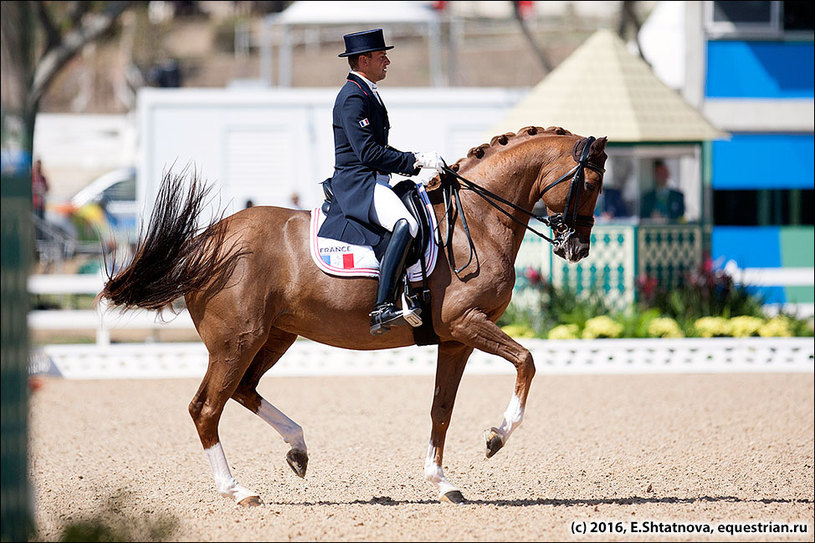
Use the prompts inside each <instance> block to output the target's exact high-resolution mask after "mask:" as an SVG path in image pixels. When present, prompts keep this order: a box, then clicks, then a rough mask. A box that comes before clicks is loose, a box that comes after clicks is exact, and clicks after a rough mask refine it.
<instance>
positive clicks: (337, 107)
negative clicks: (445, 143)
mask: <svg viewBox="0 0 815 543" xmlns="http://www.w3.org/2000/svg"><path fill="white" fill-rule="evenodd" d="M333 117H334V119H333V126H334V176H333V177H332V178H331V188H332V190H333V191H334V199H333V201H332V202H331V208H330V209H329V212H328V215H327V216H326V219H325V222H323V225H322V227H320V232H319V235H320V236H321V237H328V238H332V239H338V240H340V241H345V242H348V243H353V244H355V245H372V246H376V245H378V244H379V243H381V242H382V240H383V237H384V235H385V234H386V233H387V232H386V231H385V229H384V228H382V227H381V226H379V225H378V224H376V223H375V221H374V216H375V215H374V209H373V199H374V187H375V186H376V174H377V172H382V173H389V174H390V173H398V174H402V175H416V174H418V173H419V169H418V168H414V167H413V164H414V163H415V162H416V158H415V156H414V155H413V153H405V152H402V151H398V150H396V149H394V148H392V147H389V146H388V132H389V131H390V123H389V122H388V111H387V110H386V109H385V106H384V105H382V104H380V102H379V100H377V98H376V96H374V94H373V91H371V88H370V87H369V86H368V85H367V84H366V83H365V81H363V80H362V79H361V78H360V77H358V76H357V75H355V74H353V73H351V74H348V79H347V81H346V82H345V85H344V86H343V87H342V89H340V92H339V94H338V95H337V99H336V100H335V102H334V113H333Z"/></svg>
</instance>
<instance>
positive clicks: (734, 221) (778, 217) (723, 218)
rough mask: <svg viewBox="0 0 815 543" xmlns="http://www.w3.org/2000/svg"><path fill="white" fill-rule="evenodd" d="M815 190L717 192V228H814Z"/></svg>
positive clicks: (715, 192) (714, 194) (715, 218)
mask: <svg viewBox="0 0 815 543" xmlns="http://www.w3.org/2000/svg"><path fill="white" fill-rule="evenodd" d="M814 205H815V190H811V189H810V190H804V189H788V190H783V189H763V190H714V191H713V224H715V225H717V226H797V225H812V224H815V222H813V206H814Z"/></svg>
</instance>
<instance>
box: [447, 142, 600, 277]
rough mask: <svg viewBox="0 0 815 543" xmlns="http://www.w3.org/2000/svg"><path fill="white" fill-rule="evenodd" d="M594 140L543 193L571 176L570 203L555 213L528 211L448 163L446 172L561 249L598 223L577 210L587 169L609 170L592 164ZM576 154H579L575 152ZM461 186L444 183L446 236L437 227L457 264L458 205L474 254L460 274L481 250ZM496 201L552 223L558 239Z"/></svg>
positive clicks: (451, 259) (551, 225)
mask: <svg viewBox="0 0 815 543" xmlns="http://www.w3.org/2000/svg"><path fill="white" fill-rule="evenodd" d="M580 141H584V140H578V142H577V143H576V144H575V146H577V144H579V143H580ZM594 141H595V138H594V136H589V137H588V138H586V139H585V142H586V143H585V145H584V146H583V149H582V150H581V152H580V157H579V158H578V159H577V164H576V165H575V166H574V168H572V169H571V170H569V171H568V172H566V173H565V174H563V175H562V176H560V177H559V178H558V179H557V180H555V181H553V182H552V183H550V184H549V185H547V186H546V187H545V188H544V189H543V191H542V192H541V197H543V195H544V194H546V192H547V191H548V190H550V189H552V188H553V187H556V186H557V185H560V184H561V183H563V182H565V181H567V180H568V181H570V185H569V194H568V196H567V198H566V207H564V209H563V212H562V213H555V214H553V215H535V214H534V213H532V212H531V211H527V210H526V209H524V208H522V207H520V206H519V205H517V204H515V203H513V202H510V201H508V200H506V199H504V198H502V197H501V196H499V195H497V194H495V193H494V192H491V191H489V190H487V189H485V188H484V187H482V186H480V185H477V184H476V183H473V182H472V181H470V180H469V179H466V178H465V177H462V176H461V175H460V174H459V173H458V172H457V171H455V170H453V169H452V168H450V167H448V166H447V164H445V165H444V168H443V169H444V172H445V173H446V174H448V175H450V176H452V177H454V178H455V179H457V180H458V181H460V182H461V183H462V184H463V185H464V187H465V188H467V189H469V190H471V191H473V192H474V193H476V194H477V195H478V196H480V197H481V198H483V199H484V200H485V201H486V202H487V203H488V204H490V205H491V206H492V207H494V208H495V209H497V210H498V211H500V212H501V213H503V214H504V215H506V216H507V217H509V218H510V219H512V220H513V221H515V222H516V223H518V224H520V225H521V226H523V227H524V228H525V229H527V230H529V231H530V232H532V233H534V234H535V235H537V236H539V237H541V238H543V239H544V240H546V241H548V242H549V243H551V244H552V246H553V248H554V250H555V251H559V250H564V249H565V248H566V243H567V241H568V240H569V237H571V236H572V235H573V234H574V233H575V227H577V226H589V227H591V226H594V216H591V215H589V216H587V215H580V214H579V213H578V212H577V210H578V209H579V207H580V196H581V194H582V193H583V184H584V183H583V182H584V180H585V169H586V168H589V169H590V170H594V171H595V172H597V173H599V174H603V173H605V171H606V170H605V168H601V167H599V166H597V165H596V164H592V163H591V162H590V161H589V154H590V153H591V146H592V144H593V143H594ZM575 156H577V155H576V154H575ZM442 181H443V182H444V176H443V177H442ZM459 189H460V185H459V184H457V183H451V182H449V181H448V182H446V183H444V184H443V191H442V195H443V198H444V208H445V210H444V217H446V219H447V239H446V240H442V239H441V231H440V229H439V228H440V226H437V227H436V228H437V236H436V242H437V243H438V244H439V246H440V247H445V246H446V247H447V252H448V261H449V262H450V266H451V267H453V266H454V265H455V264H454V261H453V249H452V244H451V243H450V242H451V240H452V238H453V227H454V225H455V217H454V216H453V214H452V213H451V209H452V208H453V207H454V208H455V209H454V210H453V211H454V212H455V213H460V214H461V225H462V227H463V228H464V232H465V234H466V236H467V241H468V243H469V246H470V258H469V259H468V260H467V263H466V264H465V265H464V266H461V267H460V268H455V267H453V271H454V272H455V273H456V276H458V274H459V272H461V271H462V270H464V269H465V268H466V267H467V266H469V265H470V263H471V262H472V260H473V256H474V255H475V258H476V261H477V260H478V254H477V253H476V250H475V245H474V244H473V240H472V237H471V236H470V229H469V227H468V226H467V218H466V217H465V215H464V208H463V207H462V205H461V198H460V196H459ZM496 202H500V203H502V204H504V205H507V206H509V207H511V208H512V209H514V210H515V211H519V212H521V213H522V214H524V215H528V216H529V217H530V218H533V219H536V220H537V221H539V222H541V223H543V224H545V225H546V226H549V227H550V228H551V229H552V231H553V232H554V233H555V237H554V239H553V238H550V237H549V236H547V235H545V234H543V233H542V232H538V231H537V230H535V229H534V228H532V227H531V226H529V225H528V224H527V223H525V222H523V221H521V220H519V219H517V218H516V217H515V216H514V215H512V214H511V213H510V212H509V211H507V210H505V209H504V208H502V207H501V206H500V205H498V204H497V203H496ZM439 224H441V221H439Z"/></svg>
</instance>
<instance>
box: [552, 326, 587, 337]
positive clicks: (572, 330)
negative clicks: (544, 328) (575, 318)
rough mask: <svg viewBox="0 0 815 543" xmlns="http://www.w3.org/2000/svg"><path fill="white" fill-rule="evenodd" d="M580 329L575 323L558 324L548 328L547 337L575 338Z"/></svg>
mask: <svg viewBox="0 0 815 543" xmlns="http://www.w3.org/2000/svg"><path fill="white" fill-rule="evenodd" d="M579 330H580V329H579V328H578V326H577V325H576V324H560V325H558V326H555V327H554V328H552V329H551V330H549V335H548V336H547V337H548V338H549V339H577V333H578V331H579Z"/></svg>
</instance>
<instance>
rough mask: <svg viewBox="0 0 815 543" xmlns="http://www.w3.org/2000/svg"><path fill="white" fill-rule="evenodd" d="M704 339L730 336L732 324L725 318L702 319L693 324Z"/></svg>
mask: <svg viewBox="0 0 815 543" xmlns="http://www.w3.org/2000/svg"><path fill="white" fill-rule="evenodd" d="M693 327H694V328H695V329H696V331H697V332H699V335H700V336H702V337H724V336H729V335H730V323H728V322H727V319H725V318H723V317H702V318H701V319H697V320H696V322H694V323H693Z"/></svg>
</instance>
